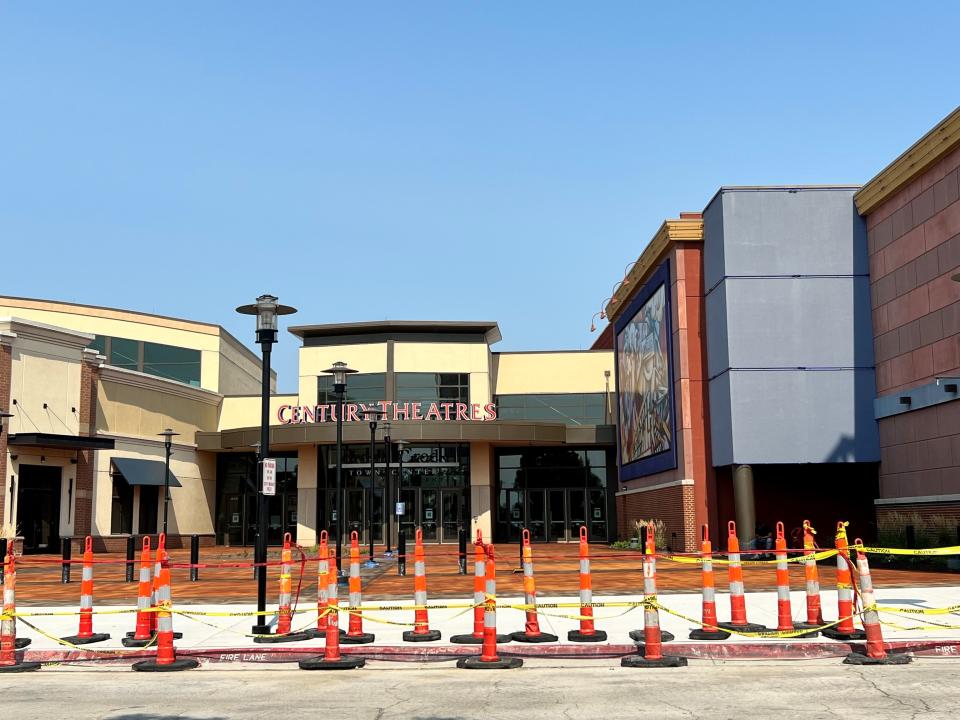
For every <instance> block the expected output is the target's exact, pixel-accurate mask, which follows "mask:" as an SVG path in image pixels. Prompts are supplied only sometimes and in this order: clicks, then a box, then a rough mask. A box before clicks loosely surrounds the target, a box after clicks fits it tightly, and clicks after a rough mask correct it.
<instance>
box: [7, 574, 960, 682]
mask: <svg viewBox="0 0 960 720" xmlns="http://www.w3.org/2000/svg"><path fill="white" fill-rule="evenodd" d="M876 595H877V602H878V604H879V605H881V606H886V605H889V606H896V607H902V608H904V609H907V610H909V609H932V608H946V607H951V606H954V605H957V604H958V603H960V587H921V588H890V589H880V590H878V591H877V593H876ZM594 599H595V601H596V602H604V601H607V602H639V601H640V600H642V596H639V595H611V596H595V598H594ZM175 600H176V598H175ZM822 600H823V608H824V616H825V617H826V619H827V622H829V621H830V619H831V618H834V619H835V618H836V607H837V598H836V592H835V591H824V592H823V593H822ZM343 601H344V600H341V602H343ZM402 602H407V601H402ZM470 602H471V601H470V600H469V599H468V598H460V599H447V600H440V599H434V600H431V601H430V605H444V604H457V605H468V604H469V603H470ZM522 602H523V599H522V597H520V596H517V595H508V596H500V597H498V603H499V604H501V605H507V604H521V603H522ZM538 602H540V603H542V604H544V605H548V604H552V603H576V602H577V598H576V597H575V596H569V595H563V596H545V597H539V598H538ZM660 602H661V603H662V605H663V606H664V607H666V608H669V609H670V610H671V611H673V612H675V613H677V614H678V615H683V616H686V617H688V618H691V619H693V621H694V622H689V621H687V620H685V619H683V618H681V617H678V616H677V615H671V614H670V613H668V612H661V614H660V621H661V627H662V629H663V630H666V631H669V632H671V633H673V634H674V635H675V637H676V641H675V642H673V643H668V644H665V646H664V648H665V650H664V651H665V652H668V653H674V654H679V655H684V656H687V657H701V658H715V659H716V658H720V659H729V658H765V657H767V658H769V657H779V658H797V657H801V658H813V657H837V656H843V655H845V654H846V653H847V652H849V651H850V648H851V645H850V644H849V643H844V642H837V641H833V640H829V639H827V638H823V637H817V638H815V639H799V638H797V639H781V638H752V637H744V636H738V635H733V636H732V637H731V638H729V639H728V640H725V641H722V642H696V641H689V640H687V637H688V634H689V632H690V630H691V629H693V628H694V627H697V624H696V621H697V620H698V619H699V617H700V602H701V599H700V595H699V594H698V593H682V594H672V595H669V596H661V597H660ZM378 604H381V603H376V602H370V603H364V605H365V606H367V607H369V606H376V605H378ZM792 604H793V615H794V618H795V619H796V620H801V619H802V618H803V617H804V612H805V611H804V608H805V598H804V593H803V592H794V593H792ZM311 605H312V603H311ZM102 609H103V610H105V611H107V614H97V615H95V617H94V631H95V632H100V633H102V632H107V633H110V635H111V639H110V640H108V641H105V642H102V643H97V644H96V645H89V646H84V647H83V649H81V650H77V649H73V648H69V647H66V646H63V645H60V644H58V643H57V642H56V641H55V640H53V639H50V638H48V637H45V636H44V635H43V634H41V633H39V632H37V631H35V630H32V629H30V628H29V627H27V626H26V625H25V623H24V622H23V621H20V622H18V636H19V637H29V638H31V639H32V644H31V645H30V646H29V648H27V650H26V653H25V656H26V659H28V660H30V659H34V660H42V661H48V662H49V661H58V660H66V661H77V660H94V661H96V660H101V661H102V660H108V659H109V660H111V661H119V662H123V663H124V664H128V663H129V662H132V659H133V658H134V657H135V656H137V657H139V656H143V655H144V652H143V651H131V650H127V649H124V648H122V646H121V644H120V638H122V637H123V635H124V634H125V633H126V631H128V630H132V629H133V627H134V620H135V616H134V614H133V613H123V614H111V611H116V610H117V609H118V608H116V607H110V608H108V607H104V608H102ZM254 609H255V607H254V606H252V605H237V604H229V605H226V604H220V605H186V604H182V605H178V606H175V610H178V611H182V612H203V613H214V614H213V615H210V616H196V617H194V616H189V615H183V614H177V615H175V617H174V627H175V629H176V630H177V631H178V632H182V633H183V635H184V637H183V638H182V639H181V640H178V641H177V642H176V647H177V651H178V652H180V653H183V654H197V655H199V656H201V657H204V658H206V659H207V660H208V661H209V662H289V661H292V660H297V659H300V658H303V657H310V656H313V655H317V654H321V653H322V652H323V644H324V643H323V640H311V641H305V642H297V643H283V644H259V643H255V642H253V638H252V637H250V636H249V635H248V633H249V632H250V628H251V625H252V617H250V616H249V615H247V616H242V615H240V616H238V614H242V613H252V611H253V610H254ZM747 610H748V617H749V620H750V621H751V622H754V623H760V624H764V625H766V626H767V627H769V628H770V629H776V624H777V598H776V593H774V592H755V593H749V594H748V597H747ZM18 611H19V612H21V613H30V616H27V617H24V618H23V620H25V621H26V622H29V623H31V624H33V625H35V626H36V627H37V628H38V629H39V630H42V631H43V632H44V633H47V634H49V635H51V636H54V637H61V636H69V635H74V634H75V633H76V631H77V616H76V615H68V616H64V615H60V614H53V615H43V613H46V612H50V613H63V612H65V611H72V612H75V611H76V609H75V608H72V609H71V608H64V607H62V606H58V607H53V606H51V607H25V606H20V607H19V608H18ZM578 612H579V611H578V609H577V608H569V609H567V608H564V609H543V610H542V612H541V614H540V617H539V622H540V627H541V630H542V631H543V632H548V633H552V634H555V635H557V636H558V638H559V640H558V642H556V643H549V644H526V643H517V642H512V643H509V644H504V645H502V646H501V650H502V653H503V654H504V655H510V654H519V655H524V656H540V657H549V656H569V655H577V656H584V657H590V656H593V657H613V656H619V655H624V654H629V653H633V652H635V646H634V644H633V642H632V641H631V640H630V638H629V635H628V633H629V632H630V631H631V630H634V629H638V628H642V626H643V611H642V608H639V607H637V608H602V607H601V608H596V609H595V610H594V612H595V615H596V626H597V629H600V630H604V631H606V632H607V634H608V641H607V642H605V643H571V642H569V641H568V640H567V631H569V630H573V629H575V628H577V627H578V621H577V619H576V618H575V617H570V616H575V615H577V614H578ZM718 612H719V615H720V619H721V621H722V620H724V619H726V618H728V617H729V601H728V599H727V597H726V595H725V594H721V595H720V596H719V597H718ZM217 613H224V614H229V615H222V616H221V615H217ZM564 616H566V617H564ZM958 616H960V612H957V613H954V614H942V615H909V616H902V615H894V614H890V613H885V614H883V615H882V616H881V619H882V620H883V621H884V622H885V623H895V624H896V625H897V626H899V627H894V626H892V625H885V626H884V629H883V632H884V639H885V640H886V641H887V642H888V643H889V644H890V645H891V646H892V647H894V648H896V649H898V650H900V651H909V652H915V653H920V654H925V653H926V654H938V655H960V617H958ZM347 619H348V618H347V615H346V613H343V614H341V621H340V626H341V627H343V628H346V626H347ZM274 620H275V618H274ZM315 623H316V609H315V607H311V606H308V605H306V604H303V603H302V604H301V606H300V608H299V611H298V613H297V615H296V617H295V618H294V623H293V627H294V629H295V630H298V629H303V628H306V627H313V626H314V625H315ZM412 623H413V611H412V610H377V609H373V608H371V609H370V610H368V611H367V612H366V613H365V615H364V630H365V631H366V632H371V633H374V634H375V635H376V641H375V642H374V643H373V644H370V645H360V646H348V645H343V646H342V647H343V651H344V653H347V654H352V653H357V654H360V655H364V656H366V657H370V658H379V659H396V660H427V659H444V658H449V657H453V656H455V655H462V654H476V653H477V652H479V647H478V646H469V645H468V646H463V645H452V644H450V643H449V642H448V641H447V638H449V637H450V636H451V635H454V634H460V633H470V632H471V631H472V629H473V611H472V609H464V608H450V609H435V610H431V611H430V627H431V628H432V629H437V630H440V631H441V633H442V636H443V637H442V640H441V641H439V642H434V643H405V642H403V640H402V637H401V635H402V632H403V631H404V630H407V629H410V628H411V627H412ZM934 623H935V624H937V625H938V627H935V628H931V627H927V628H925V629H922V630H910V629H907V628H910V627H916V626H918V625H921V624H927V625H931V624H934ZM857 625H858V626H859V623H857ZM941 625H942V626H955V627H939V626H941ZM497 626H498V630H499V632H501V633H509V632H513V631H517V630H522V629H523V626H524V613H523V612H522V611H521V610H516V609H501V610H500V611H498V613H497ZM855 645H862V643H855ZM118 653H122V655H118ZM151 653H152V650H147V651H146V654H148V655H149V654H151Z"/></svg>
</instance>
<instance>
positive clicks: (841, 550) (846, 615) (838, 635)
mask: <svg viewBox="0 0 960 720" xmlns="http://www.w3.org/2000/svg"><path fill="white" fill-rule="evenodd" d="M849 524H850V523H849V522H838V523H837V534H836V537H835V539H834V542H835V543H836V548H837V624H836V625H834V626H833V627H829V628H825V629H824V630H821V631H820V632H821V633H822V634H823V636H824V637H828V638H830V639H831V640H848V641H849V640H864V639H866V637H867V634H866V633H865V632H864V631H863V630H857V629H856V628H855V627H854V626H853V578H852V577H851V574H850V565H851V562H850V550H849V548H848V546H847V526H848V525H849Z"/></svg>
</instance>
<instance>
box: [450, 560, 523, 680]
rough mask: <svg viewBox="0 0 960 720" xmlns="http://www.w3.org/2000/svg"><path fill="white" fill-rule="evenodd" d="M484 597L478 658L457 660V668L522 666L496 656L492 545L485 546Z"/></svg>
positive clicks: (494, 578)
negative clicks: (481, 641)
mask: <svg viewBox="0 0 960 720" xmlns="http://www.w3.org/2000/svg"><path fill="white" fill-rule="evenodd" d="M485 566H486V585H485V589H486V596H485V598H484V612H483V645H482V647H481V652H480V656H479V657H478V656H476V655H472V656H470V657H463V658H460V659H459V660H457V667H458V668H464V669H467V670H511V669H513V668H518V667H520V666H521V665H523V659H522V658H518V657H500V656H499V655H498V654H497V563H496V559H495V557H494V550H493V545H492V544H491V545H487V546H486V557H485Z"/></svg>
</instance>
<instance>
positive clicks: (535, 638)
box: [510, 630, 560, 643]
mask: <svg viewBox="0 0 960 720" xmlns="http://www.w3.org/2000/svg"><path fill="white" fill-rule="evenodd" d="M510 637H511V638H512V639H513V640H515V641H516V642H525V643H548V642H557V641H558V640H559V639H560V638H558V637H557V636H556V635H551V634H550V633H545V632H542V633H540V634H539V635H528V634H527V631H526V630H520V631H518V632H515V633H510Z"/></svg>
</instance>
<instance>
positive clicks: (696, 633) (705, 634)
mask: <svg viewBox="0 0 960 720" xmlns="http://www.w3.org/2000/svg"><path fill="white" fill-rule="evenodd" d="M728 637H730V633H728V632H727V631H726V630H715V631H714V632H710V631H709V630H704V629H703V628H697V629H696V630H691V631H690V639H691V640H726V639H727V638H728Z"/></svg>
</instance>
